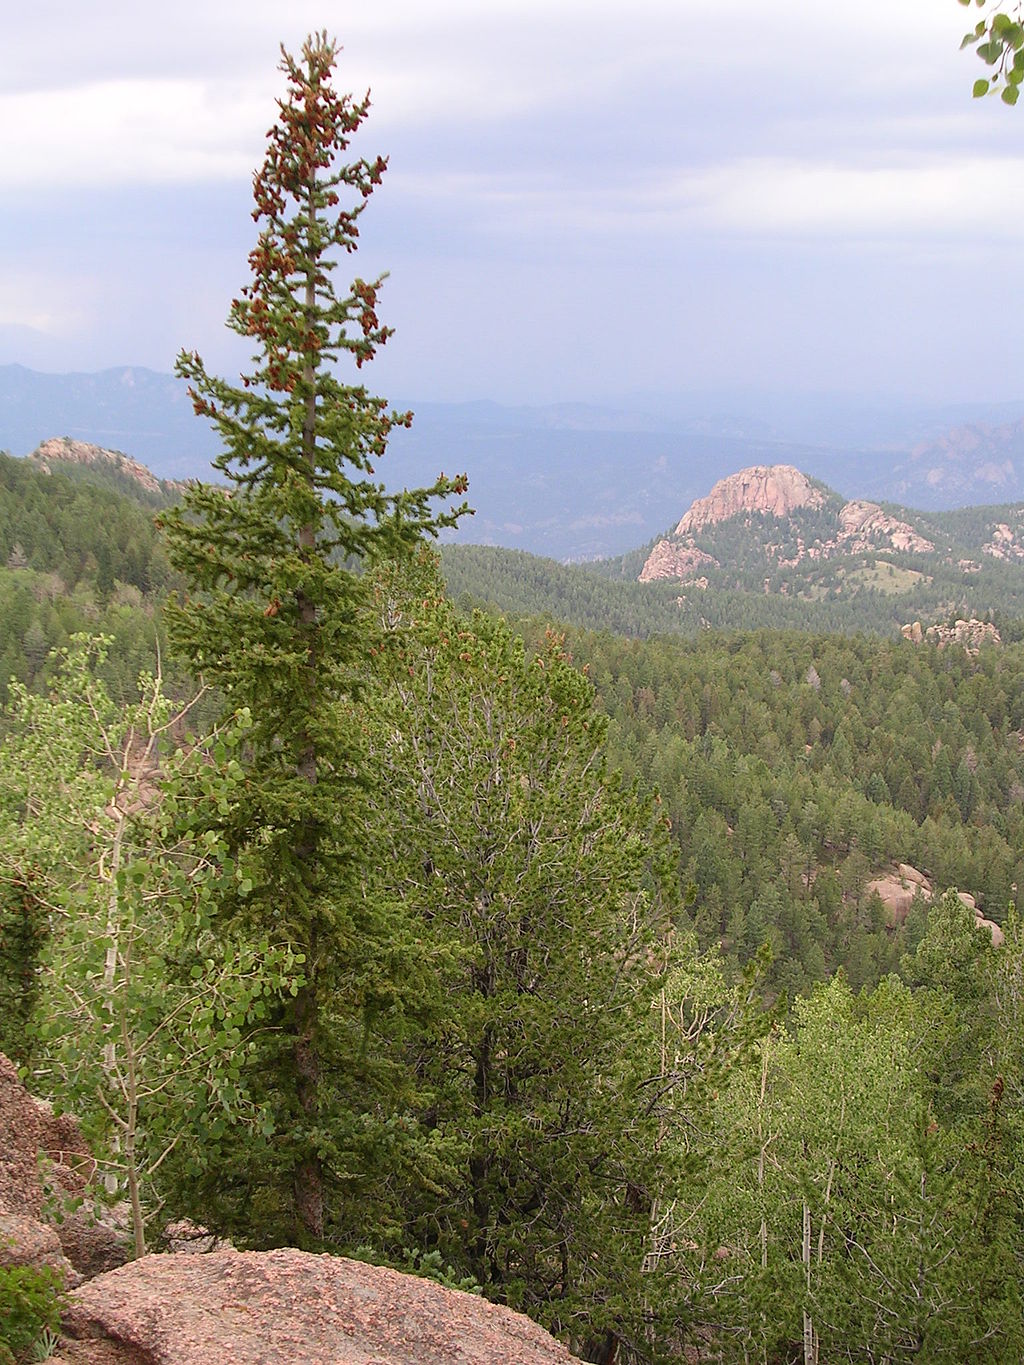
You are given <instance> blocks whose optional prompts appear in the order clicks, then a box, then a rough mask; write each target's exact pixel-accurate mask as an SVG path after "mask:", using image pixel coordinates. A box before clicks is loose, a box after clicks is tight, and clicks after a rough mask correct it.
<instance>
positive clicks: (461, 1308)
mask: <svg viewBox="0 0 1024 1365" xmlns="http://www.w3.org/2000/svg"><path fill="white" fill-rule="evenodd" d="M64 1331H65V1337H64V1338H63V1339H62V1341H61V1347H60V1350H61V1355H60V1356H59V1358H58V1359H59V1360H60V1361H63V1362H65V1363H66V1365H73V1363H76V1362H84V1361H88V1362H89V1365H99V1362H101V1361H110V1362H114V1361H124V1360H130V1361H132V1362H133V1365H227V1362H230V1365H298V1362H302V1361H304V1362H310V1363H312V1362H316V1361H321V1362H323V1365H327V1362H330V1365H446V1363H447V1362H450V1365H497V1362H504V1361H508V1362H512V1361H514V1362H516V1365H572V1362H573V1361H574V1360H575V1357H574V1356H571V1355H570V1354H569V1352H568V1351H567V1350H566V1349H565V1347H564V1346H561V1345H560V1344H559V1343H558V1342H557V1341H555V1339H554V1338H553V1337H551V1336H549V1334H548V1333H547V1332H545V1331H544V1330H543V1329H542V1328H540V1327H538V1326H537V1325H536V1323H533V1322H531V1321H530V1319H529V1318H526V1317H523V1316H522V1315H521V1314H519V1313H513V1312H512V1311H511V1310H510V1309H507V1308H501V1307H498V1306H496V1305H494V1304H490V1303H487V1302H486V1301H485V1300H484V1299H481V1298H477V1297H476V1296H474V1295H472V1294H463V1293H460V1292H459V1291H458V1290H454V1289H445V1288H443V1287H442V1286H441V1285H437V1284H433V1283H431V1282H430V1281H428V1280H420V1279H416V1278H415V1277H413V1276H410V1275H400V1274H398V1272H397V1271H393V1270H384V1269H381V1268H380V1267H377V1266H369V1265H363V1264H362V1263H360V1262H358V1261H349V1260H345V1259H344V1258H342V1257H340V1256H314V1255H310V1254H309V1253H307V1252H302V1251H291V1250H284V1251H266V1252H237V1251H218V1252H214V1253H212V1254H211V1255H209V1256H147V1257H145V1258H144V1259H143V1260H141V1261H134V1262H133V1263H132V1264H131V1265H126V1266H123V1267H122V1268H121V1269H120V1270H115V1271H112V1272H111V1273H110V1274H109V1275H101V1276H100V1277H99V1279H96V1280H92V1281H90V1283H89V1284H87V1285H84V1286H82V1288H80V1289H78V1290H76V1291H75V1292H74V1293H73V1294H72V1295H71V1299H70V1307H69V1310H68V1313H67V1315H66V1317H65V1323H64ZM101 1344H102V1345H103V1346H104V1347H107V1346H109V1348H110V1354H106V1355H105V1354H103V1353H102V1352H101V1351H100V1349H99V1348H100V1347H101ZM126 1351H128V1352H132V1354H128V1355H126V1354H124V1352H126ZM117 1352H121V1354H117Z"/></svg>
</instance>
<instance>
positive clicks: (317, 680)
mask: <svg viewBox="0 0 1024 1365" xmlns="http://www.w3.org/2000/svg"><path fill="white" fill-rule="evenodd" d="M282 53H283V60H282V63H281V70H282V71H283V72H284V74H285V76H286V77H287V87H288V88H287V95H286V97H285V98H284V99H281V100H279V101H278V107H279V116H278V119H277V122H276V123H275V125H274V127H273V128H271V130H270V132H269V133H268V146H267V153H266V158H265V160H264V162H263V165H262V167H261V168H260V169H259V171H258V172H257V173H256V174H255V176H254V180H253V186H254V197H255V208H254V210H253V217H254V219H255V220H256V221H257V222H258V223H260V224H261V230H260V234H259V238H258V240H257V244H256V246H255V248H254V249H253V250H252V252H250V255H249V264H250V267H251V271H252V279H251V282H250V283H249V284H248V285H247V286H246V288H244V289H243V290H242V292H241V296H240V297H239V298H238V299H236V300H235V301H234V302H233V304H232V306H231V312H230V316H229V320H228V325H229V326H230V327H231V328H232V329H233V330H234V331H235V332H237V333H239V334H240V335H241V336H244V337H250V338H252V340H253V342H254V343H255V346H256V353H255V355H254V357H253V368H252V370H251V372H250V373H249V374H247V375H246V376H244V377H243V378H242V381H241V384H240V385H237V386H236V385H234V384H229V383H227V382H226V381H224V380H222V379H219V378H216V377H214V376H212V375H210V374H208V372H207V370H206V368H205V366H204V364H203V362H202V360H201V359H200V357H199V356H198V355H196V354H191V353H182V355H181V356H180V357H179V359H178V365H177V370H178V373H179V375H181V376H183V377H184V378H186V379H187V380H188V381H189V383H190V394H191V396H192V399H193V404H194V407H195V411H196V413H197V415H200V416H204V417H206V418H208V419H209V420H210V421H211V422H212V423H213V425H214V426H215V427H216V428H217V431H218V433H219V435H220V437H221V440H222V442H223V453H222V454H221V455H220V457H219V458H218V459H217V460H216V461H215V466H216V468H217V469H218V470H219V472H220V473H221V474H222V475H223V476H224V477H225V478H226V479H227V480H228V482H229V483H230V485H232V491H231V492H230V493H225V490H224V489H222V488H218V487H215V486H202V485H199V486H196V487H193V488H192V490H191V491H190V493H189V495H188V497H187V499H186V501H185V505H184V507H183V508H182V509H181V510H179V511H175V512H173V513H170V514H168V515H167V517H166V519H165V521H166V526H167V530H168V535H169V542H170V552H171V558H172V561H173V563H174V565H175V567H176V568H178V569H179V570H181V571H182V572H183V573H184V574H185V577H186V581H187V582H188V584H189V587H190V589H191V593H192V595H191V596H189V597H188V598H186V600H185V601H184V602H183V603H182V604H181V605H180V606H179V609H178V610H177V612H176V614H175V619H174V622H173V627H172V628H173V631H174V638H175V640H176V642H177V643H178V645H179V647H180V648H181V649H182V651H183V652H184V654H185V655H186V656H187V658H188V659H189V660H190V661H191V663H192V664H193V666H195V667H196V668H197V669H199V670H201V671H202V672H203V673H204V675H205V676H206V678H207V679H208V680H209V681H211V682H213V683H215V684H217V685H218V686H219V687H220V688H221V689H222V691H223V692H224V693H225V695H226V697H227V699H228V703H229V706H230V707H231V708H234V707H241V706H247V707H248V708H249V709H250V711H251V714H252V716H253V719H254V725H253V730H252V743H251V746H250V751H249V758H248V782H247V784H246V796H245V798H244V800H242V801H241V802H238V803H236V804H235V805H234V806H232V807H231V808H230V809H229V810H228V811H227V812H221V813H219V815H218V816H217V820H218V822H219V825H220V827H221V831H222V832H223V833H226V834H227V836H228V838H229V841H230V842H231V844H232V845H233V846H234V847H235V848H236V849H238V850H239V851H242V850H246V851H248V852H249V853H251V852H252V851H253V850H258V851H259V854H260V857H259V866H260V868H261V873H260V875H258V876H257V877H256V878H254V879H252V884H251V886H250V885H249V881H250V879H249V878H248V877H247V878H246V879H245V880H244V882H241V883H240V885H239V894H238V899H237V903H236V904H234V905H225V907H224V913H225V915H232V914H234V915H236V916H238V917H240V918H241V919H242V920H244V921H246V922H248V923H250V924H253V925H256V926H262V928H263V931H264V932H267V933H269V934H271V935H272V936H274V937H275V938H276V939H278V940H282V939H286V940H287V941H289V942H290V943H291V944H292V945H294V946H295V947H296V948H297V949H298V950H299V951H301V952H302V953H303V954H304V956H305V960H306V976H305V984H304V985H303V986H302V987H301V988H300V989H299V991H298V994H297V995H296V996H295V998H294V1000H293V1001H292V1003H291V1005H290V1007H289V1009H288V1010H287V1012H286V1013H285V1015H284V1016H283V1017H282V1018H281V1019H279V1020H278V1021H277V1022H278V1025H279V1034H278V1039H279V1046H278V1048H277V1051H276V1052H270V1053H268V1055H267V1056H265V1057H264V1058H263V1066H264V1068H265V1076H266V1082H265V1088H266V1092H267V1096H268V1099H269V1100H270V1101H272V1102H273V1106H274V1109H275V1127H276V1134H275V1136H273V1137H272V1138H270V1139H268V1149H267V1151H266V1152H265V1153H264V1154H263V1158H262V1160H263V1162H264V1164H266V1163H267V1162H269V1170H262V1171H261V1162H260V1160H257V1159H256V1157H255V1156H254V1155H253V1154H252V1153H251V1152H250V1153H247V1154H246V1156H245V1160H244V1162H239V1163H238V1164H237V1170H236V1172H235V1180H236V1182H237V1185H238V1197H237V1200H236V1203H237V1205H238V1207H239V1209H241V1207H242V1206H243V1205H244V1204H245V1202H246V1199H247V1193H248V1192H251V1188H252V1185H253V1183H260V1182H262V1186H263V1199H264V1202H267V1201H266V1188H267V1186H268V1184H269V1185H270V1186H272V1187H273V1188H275V1189H276V1195H275V1197H274V1198H273V1199H271V1200H270V1201H269V1206H268V1207H267V1209H266V1212H265V1215H264V1217H265V1225H264V1227H263V1229H262V1231H260V1230H257V1232H256V1236H257V1237H258V1238H262V1240H264V1241H269V1240H282V1239H287V1240H291V1241H300V1242H305V1243H307V1244H313V1243H317V1242H319V1241H320V1240H321V1239H322V1238H323V1235H324V1227H325V1222H324V1220H325V1186H329V1184H330V1179H331V1176H332V1175H333V1174H335V1173H336V1172H337V1170H338V1168H339V1166H341V1165H343V1164H344V1157H343V1155H342V1154H341V1152H340V1151H339V1150H338V1142H337V1140H336V1137H335V1136H334V1135H332V1132H331V1129H330V1124H329V1122H328V1115H327V1113H326V1107H325V1095H326V1091H327V1087H328V1085H329V1083H330V1080H329V1078H332V1077H334V1076H336V1075H337V1074H339V1070H341V1071H343V1070H344V1066H345V1060H344V1056H343V1055H342V1054H341V1052H340V1051H339V1049H340V1048H341V1046H342V1045H341V1044H340V1043H339V1041H338V1040H339V1036H342V1035H344V1034H345V1029H344V1027H340V1026H338V1014H339V1012H340V1013H341V1014H342V1015H343V1016H344V1017H345V1018H347V1019H349V1020H351V1019H352V1018H353V1017H355V1018H358V1016H359V1011H360V1008H361V1004H362V1003H365V1001H363V999H362V997H363V996H364V995H365V982H364V980H363V976H362V968H363V965H364V964H365V962H366V959H367V958H368V957H369V956H372V954H373V951H374V944H379V943H380V941H381V937H382V935H383V933H384V930H383V928H382V926H381V924H380V923H379V919H380V916H379V915H378V914H376V913H375V911H374V908H373V907H372V906H367V905H365V904H362V903H361V901H360V897H359V894H358V880H359V868H360V863H361V860H362V859H363V857H364V856H365V854H364V850H363V849H362V848H361V847H360V845H359V842H358V839H357V838H356V836H355V829H356V824H355V814H354V813H355V811H356V809H357V806H358V794H359V792H360V789H361V788H362V787H363V786H364V785H365V784H366V782H367V780H368V778H367V771H366V765H365V762H364V760H363V757H362V755H361V753H360V745H359V740H358V734H357V733H356V732H355V727H353V726H352V724H351V722H350V721H347V720H346V719H345V716H346V711H345V704H346V702H347V700H348V699H349V698H350V697H351V696H352V694H353V692H354V691H356V690H357V689H358V674H359V669H360V666H361V663H362V660H363V658H364V656H365V652H366V648H367V645H366V640H365V630H364V628H363V627H361V626H360V624H359V619H360V618H359V610H358V609H359V603H360V601H361V600H362V598H363V595H364V580H363V577H362V575H361V573H360V567H361V566H362V565H363V564H364V563H365V562H366V561H368V560H370V559H373V558H375V557H377V556H380V555H398V554H400V553H402V552H403V551H404V550H406V549H408V547H410V546H411V545H412V544H414V543H415V542H416V541H417V540H418V539H419V538H420V537H421V536H422V535H423V534H424V533H430V534H435V533H436V532H437V530H438V529H439V528H440V527H442V526H449V525H452V524H453V523H454V521H455V519H456V518H457V517H458V516H459V515H460V514H461V512H462V511H463V510H465V509H464V508H458V509H450V510H448V511H444V512H441V513H435V512H434V511H432V500H433V499H435V498H445V497H450V496H452V495H456V494H460V493H462V492H463V491H464V490H465V479H464V478H456V479H446V478H444V477H443V476H441V477H440V478H439V479H438V481H437V482H436V483H435V484H434V485H433V487H431V488H425V489H418V490H416V491H415V492H403V493H401V494H398V495H389V494H387V493H385V491H384V489H383V488H382V487H381V486H379V485H378V484H376V483H374V482H373V474H374V464H375V462H376V461H377V460H378V459H379V458H380V457H381V456H383V455H384V453H385V446H386V442H387V439H388V436H389V434H390V432H391V431H392V429H393V428H394V426H395V425H406V426H407V425H408V424H409V422H410V421H411V414H410V413H399V412H395V411H393V410H390V409H389V407H388V405H387V403H386V402H385V401H384V400H383V399H381V398H377V397H373V396H371V395H370V394H368V393H367V391H366V389H365V388H363V387H361V386H355V385H348V384H345V383H343V382H342V381H341V380H340V379H339V378H338V377H337V376H336V374H335V372H334V369H333V366H335V365H336V364H337V363H339V362H354V364H355V366H356V368H360V367H361V366H362V365H363V364H365V363H366V362H367V361H368V360H370V359H372V357H373V355H374V353H375V352H376V350H377V348H378V347H379V346H381V345H382V344H383V343H384V342H385V341H386V340H387V338H388V336H389V335H390V329H388V328H387V327H384V326H382V324H381V323H380V321H379V320H378V317H377V297H378V291H379V289H380V285H381V280H380V279H377V280H375V281H374V282H372V283H366V282H365V281H363V280H361V279H356V280H355V282H354V283H353V284H352V285H351V287H350V288H349V290H348V292H347V293H344V294H339V293H338V292H337V291H336V290H335V287H334V284H333V274H332V272H333V270H334V268H335V265H336V263H337V257H338V255H339V253H349V252H352V251H354V250H355V249H356V246H357V242H358V236H359V226H358V222H359V217H360V215H361V213H362V211H363V208H364V207H365V204H366V200H367V199H368V197H369V196H370V194H371V193H372V192H373V190H374V188H375V187H376V186H377V185H378V184H379V183H380V181H381V176H382V174H383V172H384V169H385V165H386V162H385V161H384V159H383V158H380V157H378V158H376V159H374V160H365V159H359V160H353V161H348V162H347V163H345V164H336V162H337V159H338V158H339V157H340V156H342V155H343V154H344V153H346V152H347V150H348V147H349V143H350V139H351V137H352V135H353V134H354V133H355V131H356V129H357V128H358V127H359V125H360V124H361V123H362V121H363V119H364V118H365V116H366V113H367V110H368V107H369V101H368V98H366V99H363V100H362V101H353V99H352V98H351V97H349V96H345V95H338V94H336V93H335V91H334V89H333V88H332V85H331V73H332V70H333V68H334V65H335V58H336V47H335V44H334V43H333V42H332V41H329V40H328V38H327V36H326V34H317V35H314V36H312V37H310V38H309V39H307V41H306V42H305V44H304V45H303V48H302V53H301V60H298V61H297V60H295V59H294V58H293V57H292V56H290V55H289V54H288V53H287V52H284V51H283V49H282ZM343 196H348V197H350V198H351V199H354V201H355V202H354V204H352V205H351V206H348V207H346V206H344V205H343V202H342V200H343ZM348 1032H349V1033H351V1032H352V1030H351V1029H349V1030H348ZM231 1183H232V1182H231V1181H227V1182H223V1183H222V1187H221V1189H220V1190H219V1195H220V1196H224V1185H226V1186H230V1185H231ZM211 1184H212V1185H216V1181H214V1180H211ZM229 1203H230V1201H227V1202H226V1203H225V1201H224V1199H223V1198H221V1202H220V1205H219V1207H220V1208H221V1212H222V1216H223V1218H224V1221H225V1222H226V1223H230V1222H231V1218H230V1216H229V1214H230V1210H229V1208H228V1204H229Z"/></svg>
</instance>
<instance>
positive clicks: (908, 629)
mask: <svg viewBox="0 0 1024 1365" xmlns="http://www.w3.org/2000/svg"><path fill="white" fill-rule="evenodd" d="M900 634H901V635H902V636H903V638H904V639H905V640H909V641H910V642H911V644H915V645H920V644H926V643H927V644H930V645H934V646H935V648H936V649H945V648H946V646H947V645H956V646H958V647H959V648H961V649H963V650H965V651H966V652H967V653H968V654H972V655H973V654H977V653H978V651H979V650H980V649H981V647H982V645H985V644H990V645H999V644H1002V637H1001V636H1000V634H999V631H998V630H997V629H996V627H995V626H994V625H993V624H992V622H991V621H979V620H978V619H977V617H974V616H972V617H970V618H969V619H967V620H963V619H960V620H956V621H954V622H953V624H952V625H949V624H946V625H935V626H929V627H928V628H927V629H926V630H925V629H923V628H922V626H921V622H920V621H913V622H911V623H909V624H908V625H905V626H901V627H900Z"/></svg>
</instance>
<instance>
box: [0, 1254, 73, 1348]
mask: <svg viewBox="0 0 1024 1365" xmlns="http://www.w3.org/2000/svg"><path fill="white" fill-rule="evenodd" d="M63 1297H64V1296H63V1292H62V1288H61V1277H60V1275H59V1274H58V1273H57V1271H55V1270H51V1269H50V1268H49V1267H47V1266H42V1267H37V1266H21V1265H15V1266H0V1365H27V1362H29V1361H33V1360H43V1359H45V1355H42V1354H39V1351H38V1348H39V1347H40V1346H44V1348H45V1346H46V1344H47V1343H49V1342H52V1340H53V1334H54V1333H55V1332H56V1330H57V1328H58V1327H59V1325H60V1315H61V1306H62V1303H63ZM49 1353H50V1352H49V1351H47V1354H49Z"/></svg>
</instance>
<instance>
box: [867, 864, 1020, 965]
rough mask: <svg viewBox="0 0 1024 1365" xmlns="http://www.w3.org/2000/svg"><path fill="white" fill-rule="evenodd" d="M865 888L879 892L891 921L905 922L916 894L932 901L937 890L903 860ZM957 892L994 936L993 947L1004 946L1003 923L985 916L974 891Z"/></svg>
mask: <svg viewBox="0 0 1024 1365" xmlns="http://www.w3.org/2000/svg"><path fill="white" fill-rule="evenodd" d="M864 891H865V893H866V894H868V895H871V894H872V893H873V892H874V893H877V895H878V896H879V898H880V899H881V902H882V904H883V906H884V907H885V917H886V919H887V920H888V921H889V923H890V925H898V924H902V923H903V922H904V920H905V919H906V918H907V915H908V914H909V913H910V907H911V906H912V905H913V903H914V899H915V897H916V896H918V895H920V896H922V897H923V898H924V900H926V901H930V900H932V899H933V897H934V894H935V892H934V888H933V887H932V884H931V881H930V880H929V879H928V878H927V877H926V876H925V874H924V873H923V872H919V871H918V870H917V868H916V867H913V866H912V865H911V864H910V863H900V864H899V865H898V867H897V868H896V871H895V872H887V873H885V874H883V875H882V876H881V877H876V878H874V880H873V881H870V882H868V883H867V885H866V886H865V887H864ZM956 894H957V896H958V897H959V899H960V902H961V904H963V905H965V906H966V907H967V909H968V910H970V911H971V912H972V913H973V915H974V926H975V928H976V929H984V930H985V931H986V932H987V933H988V934H989V935H990V936H991V939H992V944H993V947H995V948H998V947H1000V946H1001V945H1002V944H1003V942H1004V940H1005V935H1004V933H1003V931H1002V929H1000V927H999V925H998V924H996V923H995V921H994V920H990V919H986V918H985V916H984V915H983V914H982V913H981V911H980V910H979V909H978V904H977V901H976V900H975V899H974V897H973V896H972V895H971V894H970V892H968V891H958V892H957V893H956Z"/></svg>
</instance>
